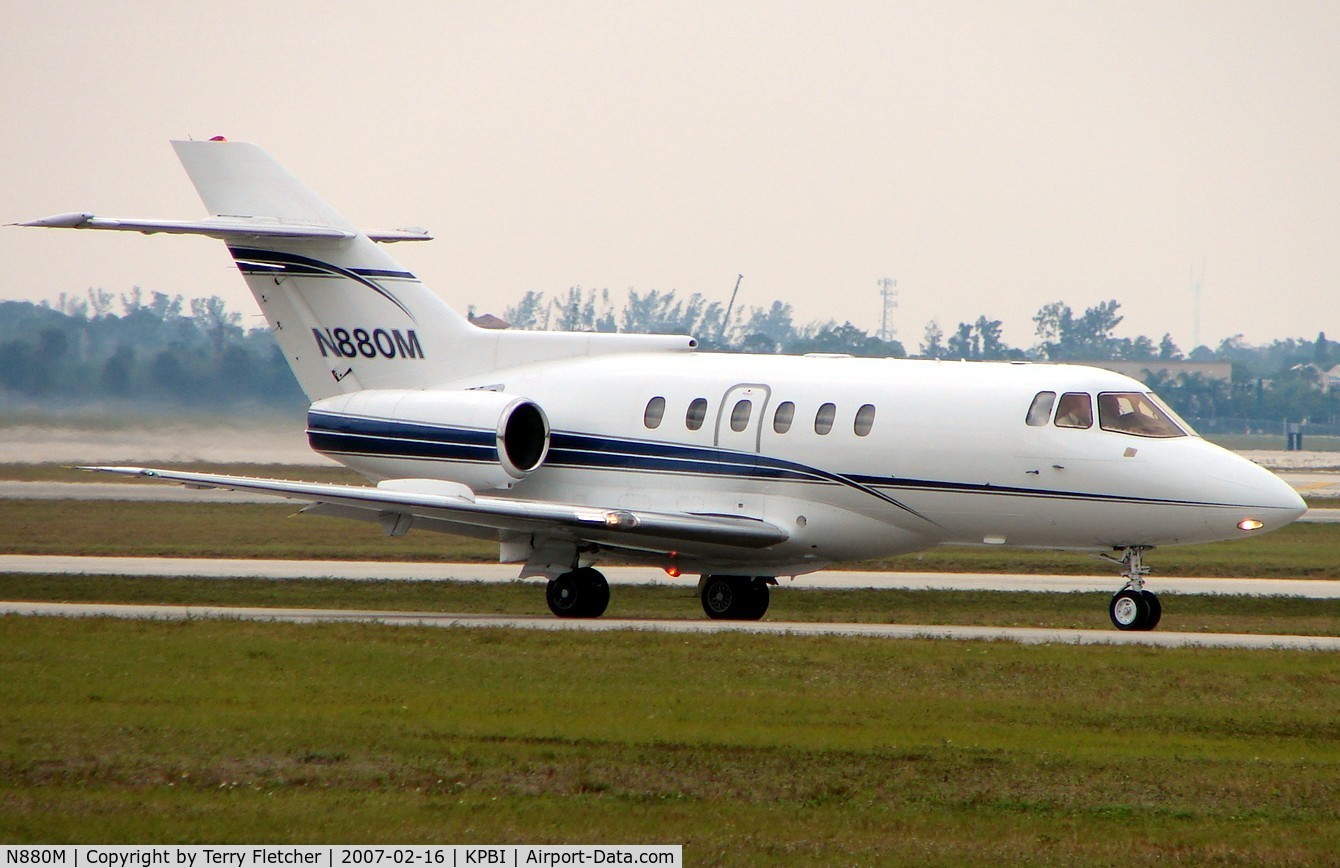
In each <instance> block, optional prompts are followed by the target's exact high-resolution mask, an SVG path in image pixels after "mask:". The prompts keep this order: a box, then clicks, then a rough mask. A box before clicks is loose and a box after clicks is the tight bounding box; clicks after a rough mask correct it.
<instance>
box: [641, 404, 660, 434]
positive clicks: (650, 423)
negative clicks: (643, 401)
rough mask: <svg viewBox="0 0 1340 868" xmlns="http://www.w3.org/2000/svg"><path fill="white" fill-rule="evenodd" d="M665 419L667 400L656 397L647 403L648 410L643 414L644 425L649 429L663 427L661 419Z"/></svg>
mask: <svg viewBox="0 0 1340 868" xmlns="http://www.w3.org/2000/svg"><path fill="white" fill-rule="evenodd" d="M664 417H665V399H664V398H660V397H656V398H652V399H651V400H650V401H648V402H647V409H646V410H644V411H643V413H642V424H643V425H646V426H647V427H648V428H659V427H661V419H662V418H664Z"/></svg>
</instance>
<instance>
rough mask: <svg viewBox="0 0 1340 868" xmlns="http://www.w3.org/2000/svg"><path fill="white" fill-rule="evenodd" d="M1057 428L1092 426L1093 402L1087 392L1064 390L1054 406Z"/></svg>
mask: <svg viewBox="0 0 1340 868" xmlns="http://www.w3.org/2000/svg"><path fill="white" fill-rule="evenodd" d="M1055 424H1056V427H1057V428H1092V427H1093V402H1092V400H1091V399H1090V398H1089V393H1088V392H1066V393H1065V394H1064V395H1062V396H1061V403H1060V404H1059V405H1057V407H1056V423H1055Z"/></svg>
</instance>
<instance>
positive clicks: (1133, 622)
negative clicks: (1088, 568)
mask: <svg viewBox="0 0 1340 868" xmlns="http://www.w3.org/2000/svg"><path fill="white" fill-rule="evenodd" d="M1148 548H1149V546H1128V547H1127V548H1126V549H1125V550H1123V552H1122V555H1121V557H1120V558H1113V557H1110V556H1105V557H1107V559H1108V560H1111V561H1115V562H1117V563H1119V564H1121V565H1122V566H1123V567H1125V569H1124V570H1123V572H1122V574H1121V577H1122V578H1123V579H1125V580H1126V584H1125V585H1124V586H1123V587H1122V589H1121V590H1120V591H1117V592H1116V593H1115V594H1113V595H1112V602H1111V603H1109V604H1108V607H1107V614H1108V616H1109V617H1111V619H1112V625H1113V626H1114V627H1116V628H1117V629H1118V630H1153V629H1154V628H1155V627H1157V626H1158V623H1159V621H1160V619H1162V618H1163V604H1161V603H1160V602H1159V598H1158V596H1157V595H1156V594H1155V593H1154V592H1153V591H1147V590H1145V576H1147V575H1149V567H1147V566H1145V565H1144V560H1143V558H1144V553H1145V551H1146V549H1148Z"/></svg>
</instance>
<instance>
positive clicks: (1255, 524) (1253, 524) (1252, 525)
mask: <svg viewBox="0 0 1340 868" xmlns="http://www.w3.org/2000/svg"><path fill="white" fill-rule="evenodd" d="M1265 526H1266V523H1265V522H1263V521H1258V520H1257V519H1254V518H1244V519H1243V520H1242V521H1240V522H1238V530H1260V529H1261V528H1263V527H1265Z"/></svg>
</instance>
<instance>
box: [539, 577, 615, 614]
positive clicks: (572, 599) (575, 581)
mask: <svg viewBox="0 0 1340 868" xmlns="http://www.w3.org/2000/svg"><path fill="white" fill-rule="evenodd" d="M544 596H545V601H546V602H547V603H548V604H549V611H551V612H553V613H554V614H555V615H557V616H558V617H560V618H599V617H600V616H601V615H603V614H605V609H606V608H608V606H609V604H610V586H609V582H607V581H605V577H604V576H603V575H602V574H601V573H600V571H599V570H593V569H591V568H590V567H581V568H579V569H575V570H573V571H572V572H568V573H563V574H562V575H561V576H558V577H556V578H553V579H550V580H549V585H548V586H547V587H546V588H545V594H544Z"/></svg>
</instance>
